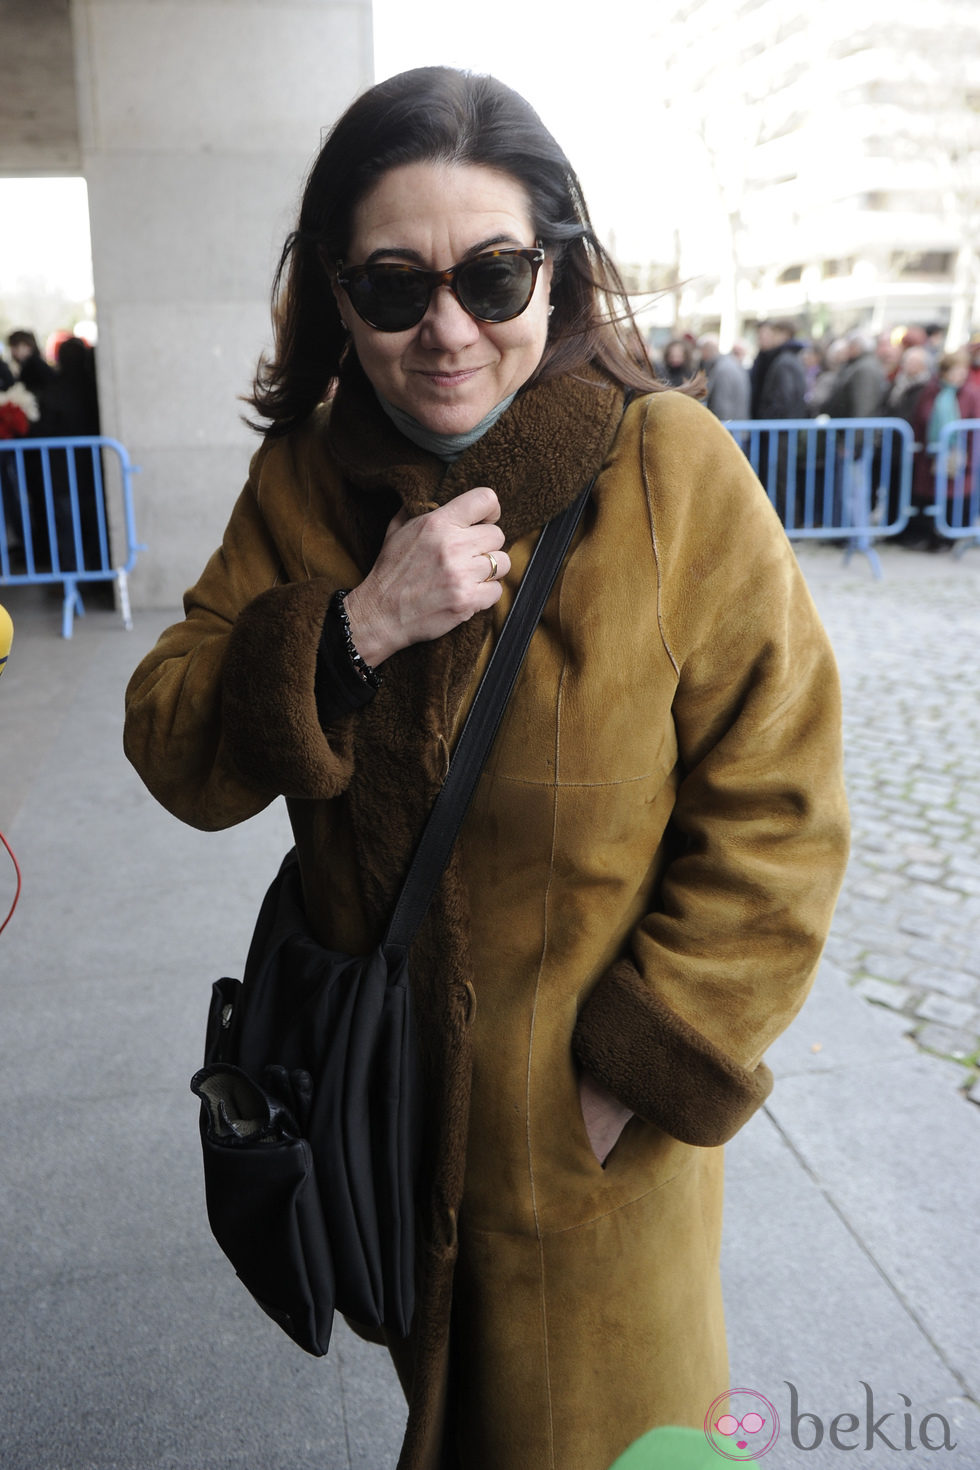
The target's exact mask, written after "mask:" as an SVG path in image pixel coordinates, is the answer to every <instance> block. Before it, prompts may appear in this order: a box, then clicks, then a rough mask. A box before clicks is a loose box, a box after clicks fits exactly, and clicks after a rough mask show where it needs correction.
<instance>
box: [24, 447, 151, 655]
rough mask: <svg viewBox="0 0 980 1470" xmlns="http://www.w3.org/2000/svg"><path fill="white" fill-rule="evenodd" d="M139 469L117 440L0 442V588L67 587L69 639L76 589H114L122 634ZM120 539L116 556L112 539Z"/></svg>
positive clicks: (134, 547) (80, 607)
mask: <svg viewBox="0 0 980 1470" xmlns="http://www.w3.org/2000/svg"><path fill="white" fill-rule="evenodd" d="M136 471H137V466H136V465H133V464H131V463H130V459H129V455H128V454H127V452H126V450H125V449H124V447H123V446H122V444H120V443H119V442H118V440H116V439H108V438H104V437H102V436H85V437H73V438H64V439H30V438H27V439H8V440H3V441H0V499H2V507H3V514H2V515H0V586H17V585H23V584H30V583H44V582H48V583H55V582H61V583H62V584H63V585H64V591H65V596H64V603H63V608H62V624H61V631H62V634H63V636H64V637H65V638H70V637H71V635H72V628H73V623H74V618H75V616H76V615H78V616H82V615H83V614H84V612H85V606H84V603H83V602H82V597H81V592H80V590H79V589H80V587H81V586H82V585H84V584H85V583H86V582H107V581H112V582H114V583H115V585H116V590H117V594H118V602H119V611H120V613H121V615H122V620H123V624H124V626H125V627H126V628H127V629H131V628H132V626H133V619H132V614H131V611H130V604H129V580H128V579H129V573H130V572H131V571H132V570H133V567H134V565H135V563H136V557H137V555H138V553H139V552H140V551H143V550H144V549H145V548H144V547H143V546H141V545H140V543H139V542H138V541H137V540H136V523H135V518H134V514H133V493H132V478H133V475H134V474H135V473H136ZM121 536H124V537H125V543H126V544H125V552H124V554H122V555H119V556H116V555H115V554H114V549H113V547H112V544H111V543H112V540H113V539H117V540H118V539H120V537H121Z"/></svg>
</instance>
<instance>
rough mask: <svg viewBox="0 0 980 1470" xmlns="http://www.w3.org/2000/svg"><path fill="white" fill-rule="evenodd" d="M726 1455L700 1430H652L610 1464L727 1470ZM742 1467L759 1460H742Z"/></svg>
mask: <svg viewBox="0 0 980 1470" xmlns="http://www.w3.org/2000/svg"><path fill="white" fill-rule="evenodd" d="M730 1463H731V1461H729V1460H728V1459H727V1458H726V1456H724V1455H719V1454H718V1453H717V1452H716V1451H715V1450H713V1449H712V1448H711V1445H710V1444H709V1443H708V1441H707V1439H706V1438H705V1436H704V1433H703V1431H702V1430H700V1429H677V1428H673V1427H668V1428H665V1429H651V1430H650V1433H649V1434H645V1435H644V1436H643V1438H642V1439H638V1440H637V1441H636V1442H635V1444H631V1445H630V1447H629V1449H628V1450H626V1451H625V1452H624V1453H623V1454H621V1455H620V1457H619V1459H618V1460H615V1461H614V1462H613V1464H612V1465H610V1467H609V1470H724V1467H725V1465H727V1464H730ZM737 1463H738V1464H740V1465H757V1464H758V1463H759V1462H758V1460H743V1459H742V1458H741V1456H740V1457H739V1459H738V1462H737Z"/></svg>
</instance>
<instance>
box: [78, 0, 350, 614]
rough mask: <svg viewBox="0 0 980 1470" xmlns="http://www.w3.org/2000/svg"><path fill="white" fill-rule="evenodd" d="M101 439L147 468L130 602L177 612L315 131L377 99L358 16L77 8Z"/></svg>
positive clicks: (250, 437)
mask: <svg viewBox="0 0 980 1470" xmlns="http://www.w3.org/2000/svg"><path fill="white" fill-rule="evenodd" d="M71 24H72V31H73V36H74V50H75V70H76V77H77V90H78V117H79V133H80V152H81V166H82V171H83V172H84V174H85V176H86V178H87V180H88V186H89V204H90V212H91V221H92V253H93V264H94V274H95V293H96V303H97V311H98V322H99V352H98V368H99V378H100V397H101V406H102V421H103V425H104V432H106V433H108V434H111V435H114V436H115V437H117V438H118V439H120V440H121V441H122V442H123V443H124V444H125V445H126V447H127V449H128V450H129V452H130V455H131V457H132V458H133V460H134V461H135V462H136V463H137V464H139V465H140V466H141V467H142V473H141V474H140V475H139V476H138V477H137V480H136V487H135V493H136V513H137V529H138V532H139V535H140V539H141V540H143V541H145V542H146V543H147V547H148V550H147V551H146V552H145V553H144V554H143V556H142V558H141V560H140V562H139V563H138V565H137V569H136V572H135V573H134V575H133V579H132V594H133V601H134V603H135V604H136V605H142V606H169V605H173V604H176V603H177V602H178V601H179V598H180V595H181V593H182V592H183V590H184V588H185V587H186V586H187V585H188V584H189V583H190V582H191V581H193V580H194V578H195V577H196V575H197V574H198V572H199V571H200V569H201V567H202V566H203V563H204V561H205V559H206V557H207V555H208V554H209V553H210V551H211V550H212V549H213V548H214V546H215V545H217V543H218V540H219V539H220V535H221V531H222V528H223V526H224V523H225V521H226V519H227V515H228V512H229V510H230V508H231V505H232V503H233V501H234V497H235V495H236V494H237V492H238V490H239V489H240V488H241V485H242V483H243V481H244V477H245V474H246V472H247V467H248V459H249V456H250V454H251V453H252V452H253V450H254V449H255V447H256V446H257V443H258V440H257V437H256V436H255V435H254V434H253V433H252V432H251V431H250V430H248V429H246V428H245V427H244V425H243V424H242V423H241V421H240V418H239V414H240V412H241V411H242V409H243V405H242V404H241V403H240V402H239V401H238V397H239V395H240V394H241V393H243V392H245V391H246V390H247V389H248V388H249V386H250V384H251V379H252V375H253V372H254V369H255V364H256V361H257V358H258V355H259V352H260V350H261V349H262V348H263V347H265V346H267V345H268V343H269V341H270V330H269V290H270V287H271V283H272V275H273V271H274V266H275V262H276V260H277V259H278V254H279V250H280V248H281V245H282V240H283V238H284V236H285V234H286V233H287V232H288V230H289V228H290V227H291V221H292V216H293V213H294V210H295V207H296V203H297V200H298V196H299V191H300V187H301V184H302V180H303V177H304V174H305V171H306V169H307V168H308V166H309V163H310V162H311V160H312V157H313V156H314V154H315V152H316V150H317V147H318V144H319V138H320V132H321V129H322V128H324V127H327V126H329V125H330V123H331V122H332V121H333V119H334V118H335V117H336V116H337V114H338V113H339V112H340V111H341V110H342V109H343V107H344V106H345V105H346V104H347V102H348V101H349V100H350V99H351V98H352V97H353V96H354V95H355V94H356V93H357V92H358V91H360V90H361V89H362V88H363V87H364V86H365V85H368V84H369V83H370V81H371V75H372V48H371V7H370V0H306V3H302V0H72V4H71Z"/></svg>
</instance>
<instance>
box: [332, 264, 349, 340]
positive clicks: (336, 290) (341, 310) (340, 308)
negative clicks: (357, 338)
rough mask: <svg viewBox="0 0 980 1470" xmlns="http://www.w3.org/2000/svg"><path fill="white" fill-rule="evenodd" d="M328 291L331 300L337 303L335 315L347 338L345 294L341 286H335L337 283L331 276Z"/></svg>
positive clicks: (347, 323)
mask: <svg viewBox="0 0 980 1470" xmlns="http://www.w3.org/2000/svg"><path fill="white" fill-rule="evenodd" d="M330 289H331V291H332V292H333V299H334V301H336V303H337V314H338V315H339V317H340V320H341V321H342V322H343V324H344V331H345V332H346V333H347V334H348V336H349V335H350V323H349V322H348V320H347V317H346V315H345V312H346V308H347V305H348V301H347V292H346V291H345V290H344V288H343V287H342V286H338V285H337V282H336V280H335V279H334V278H333V276H331V278H330Z"/></svg>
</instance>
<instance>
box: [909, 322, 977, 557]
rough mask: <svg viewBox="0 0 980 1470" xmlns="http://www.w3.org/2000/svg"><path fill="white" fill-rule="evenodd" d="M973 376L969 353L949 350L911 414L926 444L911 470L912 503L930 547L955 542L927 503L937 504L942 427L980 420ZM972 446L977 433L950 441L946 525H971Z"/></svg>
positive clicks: (946, 546)
mask: <svg viewBox="0 0 980 1470" xmlns="http://www.w3.org/2000/svg"><path fill="white" fill-rule="evenodd" d="M969 375H970V359H969V356H968V354H967V353H966V352H963V351H961V352H946V353H944V354H943V356H942V357H941V358H940V359H939V363H938V366H937V369H936V376H935V377H934V378H933V379H932V381H931V382H928V383H926V385H925V387H924V388H923V389H922V392H921V393H920V394H919V397H918V398H917V400H916V403H915V409H914V411H913V414H912V428H913V429H914V430H915V437H916V440H917V441H918V443H919V445H920V446H922V447H921V448H920V449H919V450H918V451H917V453H916V456H915V468H914V470H913V473H912V505H913V508H914V509H917V510H918V516H917V517H916V521H917V522H919V523H921V526H922V527H923V528H924V530H925V535H924V541H925V548H926V550H927V551H948V550H949V549H950V547H951V546H952V545H953V542H952V541H951V540H949V538H948V537H945V536H942V535H940V534H939V531H938V530H937V527H936V521H935V519H934V517H933V516H931V515H927V513H926V511H925V509H924V507H926V506H931V505H933V503H934V502H935V499H936V473H937V469H938V464H937V455H938V453H939V445H940V440H941V438H942V433H943V430H944V429H945V428H946V426H947V425H948V424H952V423H954V422H956V421H957V420H959V419H976V418H980V390H978V389H977V388H975V387H974V386H973V384H972V383H971V382H970V381H969ZM972 445H973V436H972V435H971V434H966V435H965V436H964V437H963V438H962V439H961V440H960V444H959V447H958V446H957V444H956V443H955V441H951V442H950V444H949V452H948V453H947V456H946V505H945V507H944V513H945V517H946V522H947V524H948V525H950V526H954V527H961V526H963V525H969V524H970V515H971V493H972V487H973V454H972ZM964 446H965V451H964ZM913 524H915V522H913Z"/></svg>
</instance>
